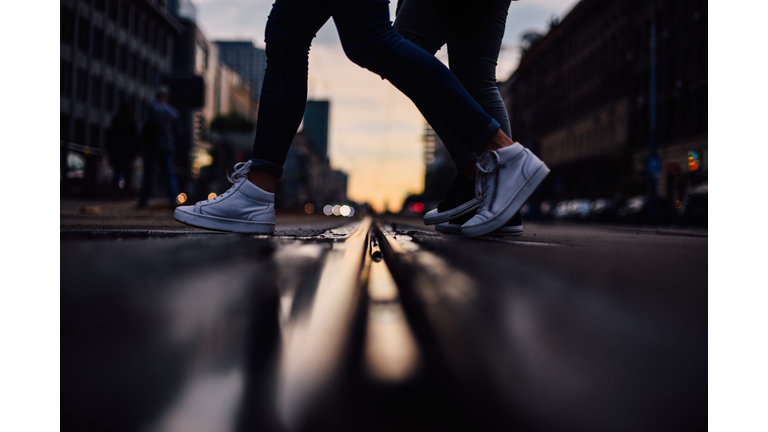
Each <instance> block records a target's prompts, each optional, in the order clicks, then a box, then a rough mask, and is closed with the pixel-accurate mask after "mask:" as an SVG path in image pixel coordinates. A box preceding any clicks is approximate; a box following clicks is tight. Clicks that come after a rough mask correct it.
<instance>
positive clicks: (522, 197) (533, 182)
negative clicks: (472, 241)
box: [461, 162, 549, 238]
mask: <svg viewBox="0 0 768 432" xmlns="http://www.w3.org/2000/svg"><path fill="white" fill-rule="evenodd" d="M540 163H541V165H540V166H539V168H538V169H537V170H536V172H535V173H533V175H532V176H531V178H529V179H528V180H527V181H526V182H525V184H524V185H523V187H522V188H520V190H519V191H518V192H517V195H515V197H514V198H512V200H510V201H509V203H508V204H507V206H506V207H504V209H502V210H501V211H500V212H499V213H497V214H496V217H494V218H493V219H489V220H487V221H485V222H484V223H481V224H477V225H473V226H470V227H466V226H463V225H462V227H461V233H462V234H463V235H464V236H465V237H469V238H474V237H480V236H482V235H485V234H488V233H490V232H493V231H496V230H497V229H499V228H500V227H502V226H503V225H504V224H505V223H507V221H508V220H510V219H511V218H512V216H514V215H515V213H517V211H518V210H520V208H521V207H522V206H523V204H525V202H526V201H527V200H528V198H529V197H530V196H531V194H533V191H535V190H536V188H537V187H538V186H539V184H540V183H541V182H542V181H543V180H544V178H545V177H547V175H548V174H549V168H547V166H546V165H545V164H544V162H540Z"/></svg>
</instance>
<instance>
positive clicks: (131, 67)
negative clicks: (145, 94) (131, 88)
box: [128, 53, 137, 79]
mask: <svg viewBox="0 0 768 432" xmlns="http://www.w3.org/2000/svg"><path fill="white" fill-rule="evenodd" d="M136 69H137V68H136V54H134V53H129V54H128V76H129V77H131V78H134V79H135V78H136V75H137V73H136Z"/></svg>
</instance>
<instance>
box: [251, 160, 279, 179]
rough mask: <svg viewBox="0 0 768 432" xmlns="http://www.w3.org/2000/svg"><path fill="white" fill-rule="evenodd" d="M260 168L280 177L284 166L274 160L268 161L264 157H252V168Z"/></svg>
mask: <svg viewBox="0 0 768 432" xmlns="http://www.w3.org/2000/svg"><path fill="white" fill-rule="evenodd" d="M254 168H255V169H260V170H262V171H266V172H268V173H270V174H272V175H273V176H275V177H277V178H280V177H282V176H283V167H281V166H280V165H277V164H273V163H272V162H267V161H265V160H262V159H251V169H254Z"/></svg>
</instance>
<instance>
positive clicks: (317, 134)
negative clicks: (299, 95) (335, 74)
mask: <svg viewBox="0 0 768 432" xmlns="http://www.w3.org/2000/svg"><path fill="white" fill-rule="evenodd" d="M330 107H331V105H330V103H329V102H328V101H327V100H308V101H307V107H306V109H305V111H304V123H303V124H304V126H303V130H304V132H305V133H306V134H307V136H309V139H310V141H312V145H314V146H315V149H317V152H318V153H319V154H320V155H321V156H323V157H324V158H326V159H327V158H328V124H329V120H330V119H329V117H328V116H329V113H330Z"/></svg>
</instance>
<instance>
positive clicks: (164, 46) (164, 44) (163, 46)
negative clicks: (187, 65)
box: [158, 32, 168, 56]
mask: <svg viewBox="0 0 768 432" xmlns="http://www.w3.org/2000/svg"><path fill="white" fill-rule="evenodd" d="M158 42H159V43H160V54H161V55H163V56H165V54H166V52H167V51H168V38H167V37H165V33H164V32H161V33H160V36H158Z"/></svg>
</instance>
